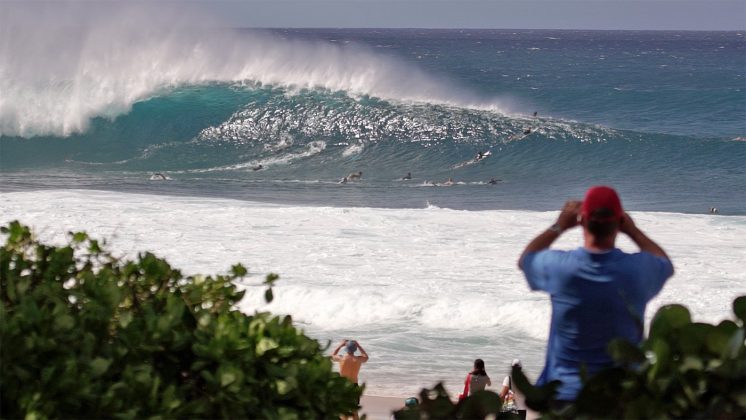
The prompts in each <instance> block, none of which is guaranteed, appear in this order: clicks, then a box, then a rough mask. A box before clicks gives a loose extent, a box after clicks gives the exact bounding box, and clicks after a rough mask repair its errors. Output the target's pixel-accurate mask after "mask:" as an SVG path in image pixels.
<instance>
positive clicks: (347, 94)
mask: <svg viewBox="0 0 746 420" xmlns="http://www.w3.org/2000/svg"><path fill="white" fill-rule="evenodd" d="M98 30H103V29H98ZM107 30H109V31H112V32H113V33H114V35H112V34H111V33H109V34H108V36H97V37H92V36H90V34H84V33H82V32H79V31H76V30H71V29H70V28H63V29H59V30H58V32H56V33H55V32H53V33H51V34H46V35H47V36H46V37H45V38H44V40H43V42H38V40H36V41H35V40H34V38H33V37H29V36H28V34H27V33H23V31H20V32H19V33H14V32H13V31H12V30H11V31H6V34H5V35H6V37H5V39H4V40H3V41H2V42H0V190H1V191H17V190H36V189H73V188H74V189H81V188H82V189H98V190H111V191H126V192H144V193H153V194H163V195H192V196H206V197H223V198H236V199H242V200H249V201H262V202H271V203H286V204H287V203H289V204H299V205H332V206H355V207H386V208H422V207H424V206H427V205H434V206H438V207H447V208H454V209H472V210H482V209H533V210H547V209H555V208H558V207H559V206H560V205H561V203H562V202H563V201H564V200H565V199H567V198H570V197H580V196H581V195H582V194H583V192H584V191H585V189H586V188H587V187H588V186H590V185H592V184H602V183H603V184H610V185H613V186H615V187H616V188H617V189H618V190H619V191H620V193H621V194H622V197H623V199H624V202H625V205H626V206H627V208H629V209H632V210H652V211H668V212H684V213H703V212H707V211H708V209H709V208H710V207H712V206H715V207H718V208H719V210H720V212H721V213H722V214H740V215H743V214H746V39H745V38H744V34H743V33H738V32H651V31H556V30H544V31H537V30H420V29H411V30H370V29H325V30H298V29H292V30H290V29H288V30H262V31H257V30H219V31H218V30H212V31H188V32H187V31H184V32H179V31H168V33H166V32H165V30H162V31H161V32H158V31H151V32H146V33H137V34H132V33H130V32H127V31H126V30H123V29H122V30H119V32H117V31H118V29H117V28H114V29H111V28H107ZM534 112H535V113H536V116H534ZM480 151H481V152H486V151H489V152H490V153H491V155H490V156H489V157H488V158H486V159H483V160H481V161H478V162H474V161H473V158H474V156H475V155H476V154H477V153H478V152H480ZM356 171H362V173H363V176H362V178H361V180H360V181H356V182H348V183H340V180H341V179H342V178H343V177H344V176H345V175H347V174H349V173H352V172H356ZM408 172H410V173H411V177H412V179H411V180H406V181H402V180H400V178H401V177H402V176H404V175H405V174H407V173H408ZM154 173H159V174H162V175H163V178H166V180H163V179H151V178H153V174H154ZM156 178H161V177H160V176H158V177H156ZM448 178H452V180H453V182H454V185H451V186H447V187H446V186H444V185H443V184H444V182H445V181H446V180H447V179H448ZM493 179H494V182H495V183H489V181H490V180H493Z"/></svg>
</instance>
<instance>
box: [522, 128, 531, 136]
mask: <svg viewBox="0 0 746 420" xmlns="http://www.w3.org/2000/svg"><path fill="white" fill-rule="evenodd" d="M523 134H525V135H529V134H531V127H529V128H527V129H525V130H523Z"/></svg>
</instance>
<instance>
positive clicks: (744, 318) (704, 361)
mask: <svg viewBox="0 0 746 420" xmlns="http://www.w3.org/2000/svg"><path fill="white" fill-rule="evenodd" d="M733 312H734V314H735V319H734V320H725V321H722V322H720V323H719V324H718V325H711V324H706V323H701V322H692V320H691V314H690V313H689V310H688V309H687V308H686V307H684V306H681V305H668V306H664V307H662V308H660V309H659V310H658V312H657V313H656V314H655V316H654V317H653V321H652V323H651V326H650V334H649V336H648V337H647V339H645V340H644V341H643V342H642V344H641V345H640V346H635V345H634V344H631V343H629V342H627V341H623V340H615V341H612V342H611V343H610V345H609V352H610V354H611V356H612V357H613V358H614V360H615V361H616V363H617V366H614V367H611V368H608V369H604V370H602V371H600V372H598V373H596V374H595V375H593V376H592V377H589V378H584V384H583V388H582V390H581V391H580V393H579V394H578V398H577V400H576V401H575V404H573V405H571V406H568V407H564V408H562V409H554V408H553V407H554V404H552V402H553V396H554V395H555V390H556V388H557V386H558V382H557V381H555V382H552V383H549V384H546V385H544V386H542V387H534V386H532V385H531V384H530V383H529V381H528V379H527V378H526V376H525V375H524V374H523V372H522V371H521V369H520V368H513V371H512V377H513V383H514V384H515V386H516V387H517V388H518V389H520V390H522V391H523V393H524V395H525V397H526V404H527V405H528V406H529V407H530V408H532V409H534V410H536V411H539V412H541V413H543V417H545V418H558V419H577V418H591V419H597V418H635V419H636V418H658V419H668V418H687V419H744V418H746V341H745V340H746V328H745V327H744V326H745V325H746V296H741V297H738V298H736V299H735V300H734V301H733ZM488 394H490V393H487V392H486V393H480V394H479V395H475V396H474V397H470V398H468V399H467V400H465V401H463V402H461V403H459V404H454V403H452V402H451V400H450V399H449V398H448V394H447V392H446V391H445V390H444V389H443V387H442V385H440V384H438V385H437V386H436V387H435V388H434V389H432V390H427V389H426V390H423V391H422V393H421V395H420V397H421V398H422V399H423V402H424V403H423V404H422V405H421V406H420V408H419V409H418V410H416V412H415V411H413V410H409V411H404V410H402V411H399V412H397V413H396V417H397V418H398V419H416V418H421V416H426V417H427V418H455V417H461V418H484V417H485V416H486V415H487V414H496V413H497V412H499V409H498V410H496V405H495V397H497V395H494V393H491V394H493V395H494V396H490V395H488ZM433 396H434V397H433ZM497 398H499V397H497ZM498 401H499V400H498ZM502 415H503V416H505V413H502Z"/></svg>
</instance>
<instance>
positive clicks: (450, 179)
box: [440, 177, 455, 187]
mask: <svg viewBox="0 0 746 420" xmlns="http://www.w3.org/2000/svg"><path fill="white" fill-rule="evenodd" d="M453 184H455V182H453V178H451V177H448V181H446V182H444V183H442V184H440V185H442V186H444V187H450V186H451V185H453Z"/></svg>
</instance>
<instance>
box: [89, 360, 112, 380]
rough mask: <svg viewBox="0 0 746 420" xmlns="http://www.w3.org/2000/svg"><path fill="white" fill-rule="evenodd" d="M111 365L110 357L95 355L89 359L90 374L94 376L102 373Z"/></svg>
mask: <svg viewBox="0 0 746 420" xmlns="http://www.w3.org/2000/svg"><path fill="white" fill-rule="evenodd" d="M110 365H111V360H110V359H104V358H103V357H97V358H95V359H93V360H92V361H91V365H90V366H91V374H92V375H93V376H94V377H95V376H101V375H103V374H104V373H105V372H106V371H107V370H108V369H109V366H110Z"/></svg>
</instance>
